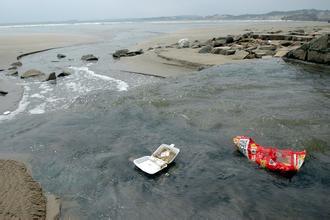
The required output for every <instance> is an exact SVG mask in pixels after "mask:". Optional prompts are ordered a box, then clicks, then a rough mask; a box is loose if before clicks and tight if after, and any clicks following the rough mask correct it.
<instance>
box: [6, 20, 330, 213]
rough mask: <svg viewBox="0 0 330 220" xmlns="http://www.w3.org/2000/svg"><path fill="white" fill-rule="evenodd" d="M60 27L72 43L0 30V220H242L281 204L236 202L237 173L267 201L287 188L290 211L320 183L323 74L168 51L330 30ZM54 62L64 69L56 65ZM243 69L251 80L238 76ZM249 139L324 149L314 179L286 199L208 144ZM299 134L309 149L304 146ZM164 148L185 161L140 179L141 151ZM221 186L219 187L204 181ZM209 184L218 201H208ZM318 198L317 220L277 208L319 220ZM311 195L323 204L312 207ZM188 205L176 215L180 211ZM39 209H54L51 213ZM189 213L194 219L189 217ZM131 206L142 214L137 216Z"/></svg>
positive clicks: (38, 31) (56, 36)
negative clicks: (124, 53) (175, 149)
mask: <svg viewBox="0 0 330 220" xmlns="http://www.w3.org/2000/svg"><path fill="white" fill-rule="evenodd" d="M145 26H147V27H145ZM65 29H70V32H69V33H63V32H61V31H59V30H58V29H56V28H52V29H50V30H48V29H46V30H45V29H42V28H33V29H29V28H25V29H23V30H21V29H19V30H18V31H17V30H15V31H13V30H12V29H9V30H6V29H1V30H0V31H1V35H0V57H1V60H0V69H4V71H1V72H0V75H1V78H0V90H3V91H6V92H8V94H6V95H3V96H0V103H1V104H0V126H2V128H5V129H1V130H2V131H1V132H0V138H1V139H2V140H3V146H2V149H1V153H2V154H3V155H8V156H4V157H2V158H3V159H2V160H0V164H1V169H0V172H1V179H0V182H1V183H3V186H5V187H1V190H0V195H4V196H6V197H1V198H0V200H2V201H6V203H0V204H1V205H2V206H0V208H1V209H0V211H2V212H0V218H8V219H15V218H23V219H24V218H26V219H29V218H33V216H37V218H39V219H57V218H59V212H60V207H61V205H60V204H59V199H58V198H57V196H59V197H61V200H63V204H62V214H61V217H62V218H64V219H70V218H78V219H80V218H81V219H84V218H86V219H92V218H97V219H107V218H126V219H127V218H133V217H138V218H148V217H151V218H156V217H159V216H161V217H160V219H167V218H170V217H171V216H173V215H175V216H177V218H181V219H184V218H192V217H194V216H195V214H196V213H198V217H199V218H215V217H216V216H220V215H222V216H224V217H233V218H242V217H243V216H245V215H246V212H247V211H248V210H249V209H252V210H253V211H254V212H255V213H257V215H258V216H260V217H265V215H266V214H265V212H263V211H260V210H263V209H267V210H268V211H269V212H271V213H275V212H277V211H278V210H281V209H283V208H285V207H284V206H282V205H281V204H277V205H276V206H273V205H274V203H272V201H269V200H268V199H267V201H265V199H264V198H265V197H263V196H262V195H260V194H259V195H258V196H257V199H259V200H262V201H264V202H265V204H266V203H267V205H263V204H260V203H258V204H256V203H255V202H253V201H251V206H250V205H247V203H246V202H244V201H248V200H250V199H251V194H253V195H256V194H257V191H256V190H255V189H251V194H250V193H246V190H245V189H244V187H248V185H249V184H255V183H253V182H252V181H251V180H248V181H246V185H244V187H243V188H241V187H240V183H243V182H244V181H245V179H244V178H247V174H249V175H252V176H253V177H254V178H255V179H257V180H258V181H259V184H261V186H260V187H264V188H265V194H267V193H268V194H269V195H270V196H271V197H272V198H274V199H276V200H279V199H281V198H283V197H285V196H286V194H285V193H284V192H278V188H283V187H284V188H285V187H287V188H285V189H286V190H287V191H288V195H289V197H290V198H292V199H293V201H297V200H298V199H299V198H298V197H297V195H298V194H299V193H301V191H300V189H303V188H311V187H313V186H314V185H313V183H312V182H313V181H312V179H313V178H314V175H313V173H314V172H317V173H319V175H320V176H321V177H320V178H321V181H319V182H316V183H315V184H321V185H322V184H324V182H326V181H329V178H328V177H327V174H326V173H327V170H328V168H327V167H326V163H327V160H328V157H329V156H328V155H327V154H322V149H323V150H324V149H326V150H325V151H327V149H328V147H327V146H328V143H329V141H330V140H329V137H328V135H327V134H328V133H327V132H328V131H329V129H328V128H327V126H328V120H329V118H328V117H327V116H328V112H327V107H328V87H327V86H325V85H324V83H323V82H327V80H329V79H328V76H327V75H326V74H325V72H327V71H328V69H327V67H324V66H322V65H320V66H317V65H316V66H314V65H313V66H309V65H306V66H305V64H304V65H303V64H301V66H300V65H298V64H297V65H295V64H293V65H291V64H287V63H285V62H284V61H283V60H282V59H281V58H278V57H277V58H274V57H273V56H271V57H269V56H268V57H264V58H266V59H264V58H260V59H257V58H254V59H251V60H247V59H238V58H237V55H235V54H232V55H223V54H213V53H199V50H200V49H201V48H202V46H201V47H198V48H191V47H187V48H181V49H178V48H177V45H176V44H177V43H178V41H179V40H180V39H188V40H189V41H190V42H191V43H192V42H194V41H195V40H198V41H199V42H204V41H208V40H210V39H212V38H218V37H227V36H228V35H231V36H238V35H244V34H246V33H250V32H253V33H258V34H261V33H269V32H278V31H281V32H282V33H285V34H286V33H288V32H290V31H295V30H298V29H303V30H304V32H305V33H306V35H310V34H311V33H314V32H315V33H316V36H321V35H322V34H324V33H330V25H329V24H328V23H325V22H284V21H281V22H279V21H269V22H251V21H250V22H234V23H220V24H218V23H206V24H203V23H202V24H200V23H197V24H196V23H192V24H189V25H187V24H180V23H179V24H167V23H166V24H154V23H152V24H147V25H146V24H142V25H140V26H139V24H126V26H125V25H122V24H118V26H111V25H108V26H107V25H100V26H84V27H83V31H81V30H79V28H77V27H72V30H71V27H70V26H67V27H65ZM251 39H252V37H251ZM255 41H256V42H259V41H258V40H257V39H256V40H255ZM173 45H175V46H173ZM231 46H232V45H231ZM126 48H127V49H129V50H130V51H136V50H140V49H142V50H143V54H142V55H136V56H132V57H121V58H120V59H114V58H113V54H114V53H115V51H117V50H119V49H126ZM150 48H151V49H150ZM297 48H298V47H297ZM48 49H50V50H48ZM40 50H45V51H44V52H40V53H35V54H32V55H28V56H24V57H22V58H21V59H20V60H19V61H20V62H22V66H20V67H18V68H17V76H15V75H11V76H7V75H6V74H8V72H9V71H8V70H7V69H8V68H9V67H10V65H11V64H12V63H14V62H17V57H18V56H20V55H22V54H25V53H30V52H33V51H40ZM58 54H64V55H65V58H61V59H60V58H58V57H57V55H58ZM86 54H93V55H95V56H96V58H97V59H98V60H97V62H95V61H93V62H86V61H83V60H81V57H82V56H83V55H86ZM29 69H37V70H40V71H41V72H44V73H45V75H46V76H47V75H48V74H49V73H51V72H55V73H56V75H57V76H58V74H59V73H62V72H63V71H64V70H66V71H69V72H70V73H68V75H66V76H64V77H57V79H56V83H51V82H52V81H49V82H48V81H45V77H44V76H42V77H39V76H38V77H39V78H38V77H35V78H33V77H32V78H27V79H21V78H20V77H19V76H21V75H22V74H23V73H24V72H26V71H27V70H29ZM15 70H16V69H15ZM245 71H246V72H248V73H249V74H250V75H248V76H250V77H251V78H249V77H248V76H247V75H244V73H245ZM315 72H318V73H319V74H320V75H322V77H324V80H325V81H322V82H321V81H320V79H319V78H316V77H315V75H313V74H312V73H315ZM302 73H304V74H306V77H303V76H302ZM294 74H297V75H294ZM219 75H220V76H221V77H220V78H219ZM293 76H295V77H296V78H297V81H295V80H296V79H295V78H294V77H293ZM279 78H280V79H279ZM320 78H321V77H320ZM241 79H242V80H241ZM226 80H227V81H226ZM244 80H245V81H244ZM312 80H314V81H313V82H314V83H311V81H312ZM242 81H244V82H246V83H247V84H244V83H242ZM275 93H276V94H277V95H276V97H274V94H275ZM287 94H289V95H287ZM293 94H296V95H297V97H296V96H294V95H293ZM286 96H287V100H285V99H283V100H282V99H281V100H280V101H279V102H278V103H277V104H274V103H275V102H274V100H275V99H277V97H286ZM258 97H262V98H260V102H262V103H263V105H261V106H260V108H256V106H257V105H258V103H257V101H256V100H257V98H258ZM278 99H280V98H278ZM302 99H304V101H302V102H300V101H299V100H302ZM249 100H251V101H249ZM287 109H289V110H287ZM310 109H312V110H310ZM8 111H9V112H10V113H9V114H8V115H4V113H5V112H8ZM295 111H297V112H298V114H295V113H294V112H295ZM266 122H267V123H266ZM318 122H320V124H319V125H318V124H317V123H318ZM91 125H93V126H91ZM261 128H263V129H264V130H262V129H261ZM275 130H276V131H278V132H274V131H275ZM248 131H249V132H251V133H252V134H254V135H256V136H258V135H259V137H260V139H261V141H265V142H267V141H268V142H267V143H268V144H274V143H281V144H283V145H286V146H287V145H289V146H292V145H296V144H305V145H304V146H307V147H311V148H312V146H315V145H317V146H320V147H319V148H320V149H321V150H320V149H319V148H317V150H315V155H314V156H315V158H318V159H317V160H316V161H314V163H317V164H318V165H320V166H321V167H323V168H324V169H325V171H321V170H320V169H318V168H317V166H316V165H311V164H313V162H310V164H309V165H311V167H310V168H308V167H306V168H307V169H306V171H305V175H306V176H307V177H305V178H304V177H301V176H298V177H297V178H296V179H293V180H292V181H293V184H295V185H296V186H297V187H291V188H290V186H289V185H290V183H289V182H288V181H287V180H285V179H282V178H277V177H276V178H274V179H272V176H271V175H268V174H267V175H265V173H262V174H263V175H260V174H258V172H257V170H256V169H254V168H252V170H255V171H256V173H253V172H251V171H250V169H249V168H251V167H248V166H249V165H250V164H249V165H248V163H247V162H246V163H244V162H242V161H243V160H242V159H241V158H240V157H237V156H236V157H235V156H234V159H233V158H231V157H232V156H233V153H232V151H231V149H230V150H229V149H228V148H226V147H224V146H228V145H230V141H229V139H228V138H224V137H219V132H220V133H221V132H222V134H225V135H226V136H228V137H229V136H230V137H231V136H234V135H237V133H238V132H248ZM274 133H276V134H274ZM307 134H311V137H312V138H307V137H306V136H308V135H307ZM267 136H269V137H271V138H270V139H268V138H267ZM283 137H285V138H283ZM172 141H175V142H177V143H178V145H180V146H182V148H183V154H182V157H179V158H178V159H179V161H178V164H179V165H178V166H177V165H174V167H173V168H174V169H169V170H168V171H167V172H168V177H163V176H157V177H155V178H154V179H151V178H148V177H146V176H144V175H143V174H141V173H140V172H136V170H134V168H133V166H131V158H132V157H136V156H137V155H141V154H147V153H149V152H151V151H152V150H153V148H154V146H155V145H157V144H158V143H159V142H172ZM185 146H189V147H186V148H185ZM219 146H220V147H219ZM16 154H27V155H29V159H28V160H27V161H24V162H25V164H29V166H30V164H31V170H32V171H33V172H29V171H28V169H27V168H26V166H25V165H24V164H23V163H21V162H16V161H12V160H11V159H16V158H15V156H10V155H16ZM225 155H227V156H225ZM228 155H229V156H228ZM190 161H195V162H196V163H192V162H190ZM203 161H204V162H205V163H211V164H208V165H209V166H211V167H213V165H214V164H216V165H219V167H226V168H224V169H221V170H220V171H219V170H216V169H215V168H207V167H208V166H207V165H206V164H205V163H204V162H203ZM233 161H234V162H233ZM212 164H213V165H212ZM237 164H239V165H237ZM237 166H238V167H239V168H238V167H237ZM114 167H121V170H117V169H113V168H114ZM184 169H187V170H188V171H186V172H184V171H183V170H184ZM13 173H14V174H15V175H12V174H13ZM201 173H202V174H201ZM200 174H201V176H199V175H200ZM175 176H177V177H179V178H175ZM210 176H212V177H211V178H210ZM32 177H33V178H34V180H33V179H32ZM306 178H307V179H306ZM322 178H323V179H322ZM269 179H271V180H269ZM219 180H221V183H220V184H219V187H217V186H215V185H216V184H213V183H214V182H216V181H219ZM228 180H231V181H234V183H233V186H234V189H231V188H228V186H229V185H231V184H232V183H229V182H228ZM323 180H324V181H323ZM36 181H37V182H36ZM290 181H291V180H290ZM39 183H40V184H39ZM13 184H16V185H15V188H13V187H12V186H13ZM299 184H302V185H299ZM171 186H172V187H171ZM220 186H221V187H223V189H224V191H223V194H221V193H219V192H221V190H222V188H220ZM322 186H323V185H322ZM204 187H207V189H205V188H204ZM173 188H175V190H173ZM321 188H322V187H321ZM328 188H329V185H328V184H325V185H324V188H322V189H319V190H315V194H314V191H313V192H312V193H309V194H308V195H309V196H310V197H311V199H312V200H313V201H314V202H315V204H314V206H313V207H312V209H319V210H323V215H322V214H319V215H317V214H315V213H314V211H312V210H310V209H307V208H306V207H307V200H306V198H305V199H304V200H305V201H303V202H301V203H299V204H300V205H297V203H298V202H297V203H295V202H291V201H290V205H293V206H294V207H295V208H293V209H292V210H286V211H288V212H290V213H291V214H294V215H296V216H298V217H303V216H304V214H303V213H300V212H299V211H297V210H303V209H305V208H306V215H307V216H308V217H321V218H322V217H326V215H328V214H329V213H328V212H327V211H326V207H324V204H326V203H327V202H328V198H325V197H322V195H325V192H326V191H327V190H328ZM15 189H19V190H15ZM266 189H267V190H266ZM18 192H21V193H18ZM48 193H50V194H54V195H56V196H48V199H49V200H48V203H47V199H46V194H48ZM204 193H205V194H206V195H207V196H206V197H204V196H203V195H204ZM30 195H33V197H30ZM318 196H320V197H322V199H323V200H322V199H321V200H322V201H324V202H323V203H322V202H316V198H317V197H318ZM159 197H160V198H161V199H159ZM219 198H221V199H219ZM13 199H14V200H15V201H20V202H19V203H15V202H13V201H14V200H13ZM165 200H166V201H170V202H166V201H165ZM219 200H221V201H222V202H219ZM133 201H141V203H143V204H142V205H139V204H137V203H135V202H133ZM155 201H156V202H155ZM187 204H189V208H188V210H187V212H185V213H182V212H180V209H183V208H185V207H187ZM47 205H48V206H51V208H49V209H48V211H46V210H47ZM295 205H296V206H295ZM24 206H26V207H27V208H26V207H24ZM199 206H202V207H203V208H204V211H202V212H199ZM252 206H254V207H255V208H253V207H252ZM272 206H273V207H272ZM2 207H5V208H2ZM141 208H143V210H144V212H143V213H138V216H136V214H137V212H138V210H140V209H141ZM241 209H244V212H241V211H240V210H241ZM19 210H24V212H20V211H19ZM155 210H157V211H155ZM165 210H170V213H168V212H167V211H165ZM9 213H10V214H9ZM47 213H48V214H49V215H51V217H47V216H46V215H47ZM320 213H321V212H320ZM31 216H32V217H31ZM280 216H281V217H284V216H285V215H280Z"/></svg>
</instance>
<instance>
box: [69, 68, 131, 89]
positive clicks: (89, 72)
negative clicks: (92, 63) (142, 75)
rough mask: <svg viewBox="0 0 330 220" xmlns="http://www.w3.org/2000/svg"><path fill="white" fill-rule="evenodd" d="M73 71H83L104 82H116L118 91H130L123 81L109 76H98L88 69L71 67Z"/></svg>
mask: <svg viewBox="0 0 330 220" xmlns="http://www.w3.org/2000/svg"><path fill="white" fill-rule="evenodd" d="M70 68H71V69H73V70H75V71H77V72H79V71H83V72H85V73H87V74H89V75H90V76H92V77H96V78H99V79H102V80H106V81H110V82H114V83H116V84H117V89H118V91H127V90H128V84H127V83H126V82H124V81H122V80H119V79H115V78H112V77H109V76H105V75H100V74H96V73H95V72H94V71H92V70H90V69H88V67H70Z"/></svg>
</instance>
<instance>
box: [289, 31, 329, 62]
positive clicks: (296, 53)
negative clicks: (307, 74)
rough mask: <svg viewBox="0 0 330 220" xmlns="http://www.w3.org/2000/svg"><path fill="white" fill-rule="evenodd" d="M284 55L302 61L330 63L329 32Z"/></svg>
mask: <svg viewBox="0 0 330 220" xmlns="http://www.w3.org/2000/svg"><path fill="white" fill-rule="evenodd" d="M286 57H288V58H292V59H298V60H302V61H308V62H314V63H321V64H330V34H325V35H323V36H321V37H319V38H316V39H314V40H312V41H310V42H309V43H306V44H304V45H302V46H301V47H299V48H298V49H295V50H293V51H290V52H289V53H288V54H287V55H286Z"/></svg>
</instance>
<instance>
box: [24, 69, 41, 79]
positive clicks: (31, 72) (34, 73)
mask: <svg viewBox="0 0 330 220" xmlns="http://www.w3.org/2000/svg"><path fill="white" fill-rule="evenodd" d="M41 75H45V74H44V73H43V72H41V71H39V70H35V69H31V70H28V71H26V72H24V73H23V74H22V75H21V78H23V79H24V78H29V77H36V76H41Z"/></svg>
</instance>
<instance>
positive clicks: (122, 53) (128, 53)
mask: <svg viewBox="0 0 330 220" xmlns="http://www.w3.org/2000/svg"><path fill="white" fill-rule="evenodd" d="M140 54H143V50H142V49H140V50H136V51H129V50H127V49H124V50H117V51H116V52H115V53H113V54H112V56H113V58H120V57H132V56H136V55H140Z"/></svg>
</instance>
